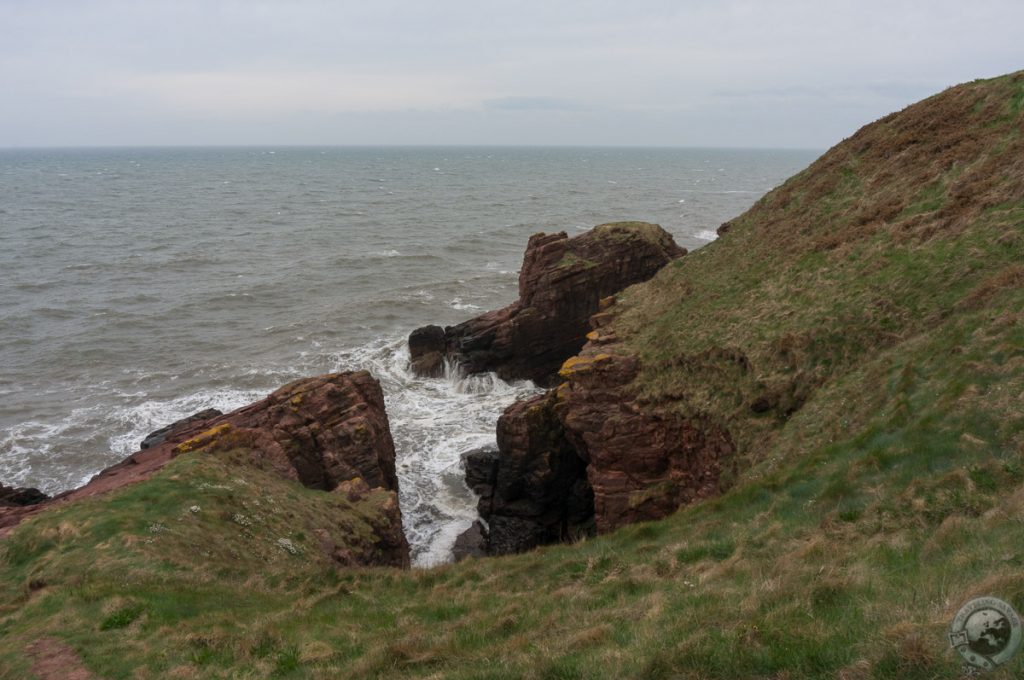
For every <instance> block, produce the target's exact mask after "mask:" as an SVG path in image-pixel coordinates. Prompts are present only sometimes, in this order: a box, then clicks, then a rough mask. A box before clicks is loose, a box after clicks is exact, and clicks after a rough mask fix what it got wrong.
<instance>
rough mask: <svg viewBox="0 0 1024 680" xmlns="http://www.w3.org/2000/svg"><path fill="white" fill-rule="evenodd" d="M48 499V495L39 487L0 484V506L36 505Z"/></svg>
mask: <svg viewBox="0 0 1024 680" xmlns="http://www.w3.org/2000/svg"><path fill="white" fill-rule="evenodd" d="M49 499H50V497H49V496H48V495H46V494H45V493H43V492H42V491H40V490H39V489H33V488H30V487H28V488H24V487H23V488H13V487H10V486H4V485H3V484H0V506H8V507H26V506H29V505H38V504H39V503H42V502H44V501H47V500H49Z"/></svg>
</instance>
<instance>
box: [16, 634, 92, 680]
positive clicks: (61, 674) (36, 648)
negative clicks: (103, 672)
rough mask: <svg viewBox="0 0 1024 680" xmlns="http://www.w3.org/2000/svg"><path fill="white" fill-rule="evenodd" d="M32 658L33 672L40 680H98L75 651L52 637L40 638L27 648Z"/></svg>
mask: <svg viewBox="0 0 1024 680" xmlns="http://www.w3.org/2000/svg"><path fill="white" fill-rule="evenodd" d="M25 651H26V652H28V655H29V656H31V657H32V660H33V662H32V672H33V673H35V674H36V675H37V676H39V678H40V680H96V676H95V675H93V674H92V673H90V672H89V671H88V670H86V668H85V666H83V665H82V660H81V659H79V658H78V654H76V653H75V650H73V649H71V647H69V646H67V645H66V644H64V643H63V642H61V641H60V640H57V639H56V638H51V637H45V638H39V639H38V640H36V641H35V642H33V643H31V644H29V645H28V646H26V647H25Z"/></svg>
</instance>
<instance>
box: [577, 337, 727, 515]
mask: <svg viewBox="0 0 1024 680" xmlns="http://www.w3.org/2000/svg"><path fill="white" fill-rule="evenodd" d="M601 349H602V348H601V347H599V346H598V347H594V346H588V348H587V349H586V350H585V351H584V352H583V353H582V354H581V356H579V357H575V358H573V359H570V360H569V361H567V362H566V363H565V365H564V367H563V369H562V371H561V375H562V377H563V378H565V379H566V382H565V383H564V384H563V385H562V386H561V387H560V388H559V390H558V405H557V410H558V414H559V417H560V419H561V422H562V425H563V427H564V428H565V434H566V438H567V439H568V440H569V441H570V442H571V443H572V446H573V448H574V450H575V451H576V453H577V455H579V456H580V458H582V459H583V460H585V461H586V462H587V479H588V480H589V482H590V486H591V489H592V490H593V494H594V521H595V523H596V525H597V531H598V533H604V532H608V531H612V530H613V529H616V528H618V527H620V526H623V525H625V524H632V523H634V522H640V521H646V520H653V519H661V518H662V517H666V516H668V515H670V514H672V513H673V512H675V511H676V510H677V509H678V508H680V507H681V506H683V505H687V504H689V503H692V502H693V501H695V500H698V499H701V498H707V497H710V496H715V495H718V493H719V492H720V486H719V484H720V480H721V479H722V477H723V474H722V473H723V471H724V470H726V469H727V468H729V467H731V466H733V465H734V462H733V456H732V454H733V452H734V446H733V443H732V440H731V438H730V436H729V433H728V431H727V430H726V429H725V428H724V427H723V426H721V425H720V424H718V423H716V422H714V421H713V419H711V418H709V417H708V416H705V415H700V414H695V415H689V416H683V415H681V414H679V413H677V412H675V411H673V410H671V409H670V408H669V407H668V406H667V405H653V404H642V403H641V402H640V400H638V399H637V397H636V395H635V394H634V393H633V392H632V390H631V389H630V383H631V382H632V381H633V379H634V378H635V377H636V374H637V370H638V361H637V360H636V359H635V358H633V357H630V356H628V355H624V354H623V355H613V354H610V353H608V352H607V351H601ZM604 349H607V348H604Z"/></svg>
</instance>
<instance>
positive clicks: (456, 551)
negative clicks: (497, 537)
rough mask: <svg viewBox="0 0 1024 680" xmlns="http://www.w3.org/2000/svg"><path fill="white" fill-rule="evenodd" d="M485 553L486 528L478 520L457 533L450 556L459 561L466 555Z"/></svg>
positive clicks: (480, 555) (482, 554) (481, 555)
mask: <svg viewBox="0 0 1024 680" xmlns="http://www.w3.org/2000/svg"><path fill="white" fill-rule="evenodd" d="M486 555H487V528H486V527H485V526H484V525H483V523H481V522H480V521H476V522H473V524H472V526H470V527H469V528H468V529H466V530H465V531H463V532H462V533H461V534H459V537H458V538H456V539H455V545H454V546H453V547H452V557H454V558H455V561H456V562H461V561H462V560H464V559H466V558H468V557H484V556H486Z"/></svg>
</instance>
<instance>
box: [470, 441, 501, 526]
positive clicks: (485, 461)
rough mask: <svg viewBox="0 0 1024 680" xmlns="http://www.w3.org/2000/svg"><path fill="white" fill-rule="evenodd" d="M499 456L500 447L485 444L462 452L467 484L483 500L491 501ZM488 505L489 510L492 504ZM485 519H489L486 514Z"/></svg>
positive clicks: (496, 477)
mask: <svg viewBox="0 0 1024 680" xmlns="http://www.w3.org/2000/svg"><path fill="white" fill-rule="evenodd" d="M498 458H499V453H498V449H497V448H495V447H493V446H484V447H481V448H479V449H473V450H472V451H467V452H466V453H464V454H462V463H463V465H464V466H465V469H466V486H468V487H469V488H470V489H472V490H473V493H475V494H476V495H478V496H480V497H481V500H483V499H485V498H486V499H487V500H488V502H489V501H490V497H491V494H492V493H493V491H494V484H495V482H496V481H497V479H498ZM487 507H488V512H489V511H490V506H489V505H488V506H487ZM484 519H487V517H486V515H485V516H484Z"/></svg>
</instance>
